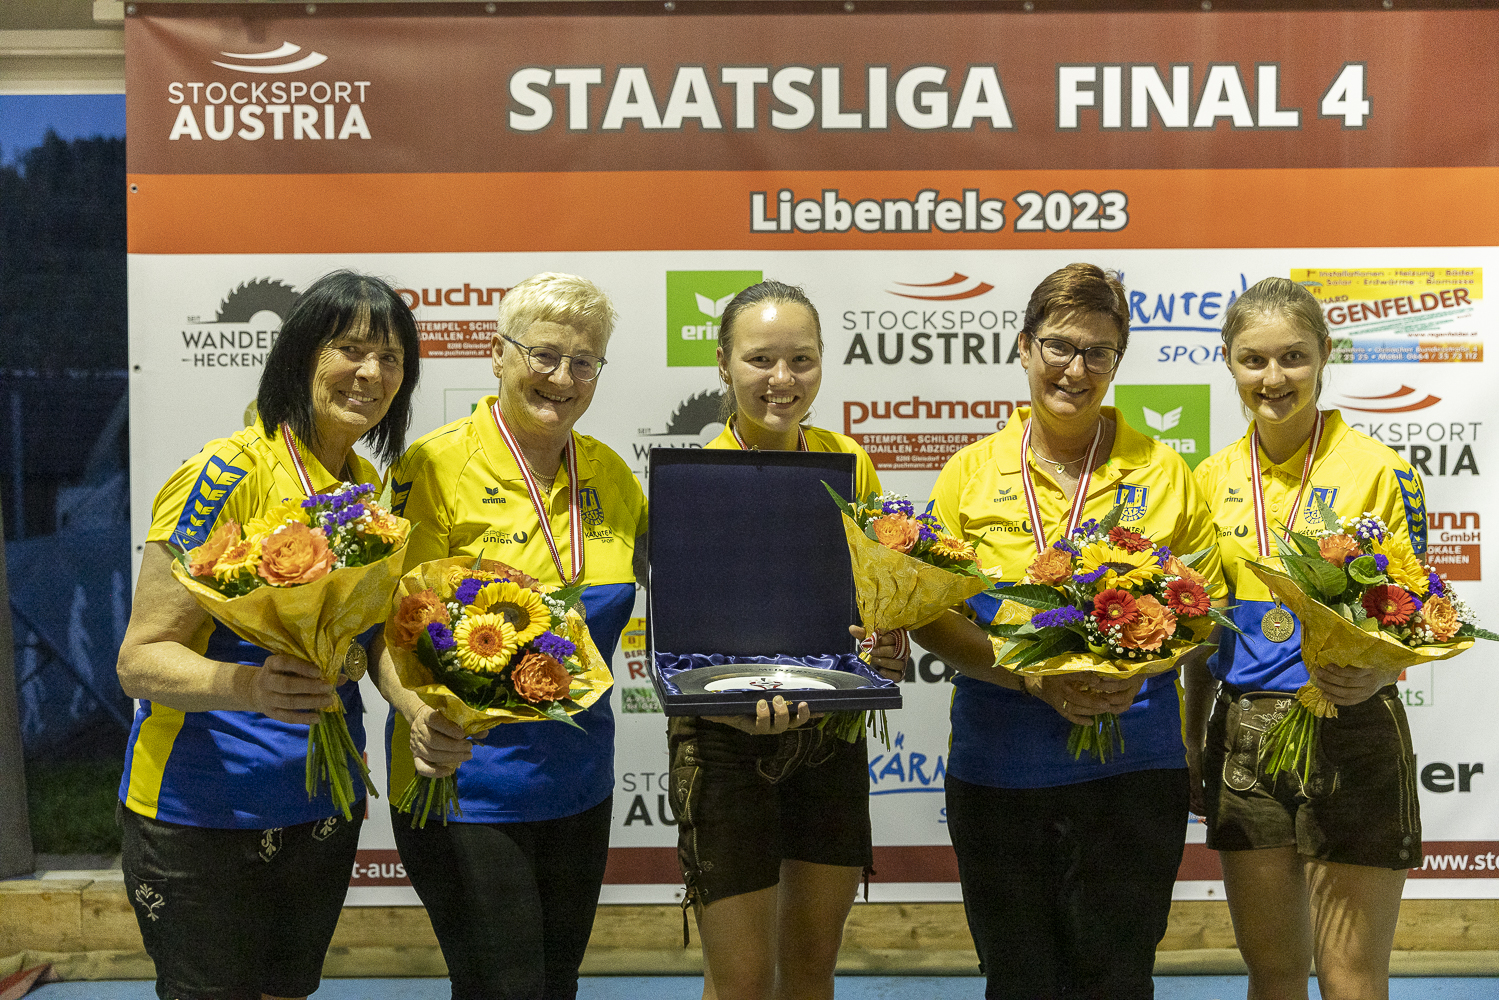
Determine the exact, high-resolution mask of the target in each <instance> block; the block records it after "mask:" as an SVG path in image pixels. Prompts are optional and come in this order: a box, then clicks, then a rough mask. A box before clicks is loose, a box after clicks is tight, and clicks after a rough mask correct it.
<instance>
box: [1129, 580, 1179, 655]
mask: <svg viewBox="0 0 1499 1000" xmlns="http://www.w3.org/2000/svg"><path fill="white" fill-rule="evenodd" d="M1135 609H1136V610H1137V611H1139V612H1140V615H1139V617H1138V618H1136V619H1135V620H1134V621H1132V622H1130V623H1129V624H1128V625H1126V626H1124V634H1123V635H1122V636H1121V637H1120V639H1121V640H1122V641H1121V643H1120V645H1122V646H1124V648H1126V649H1144V650H1148V651H1149V652H1152V653H1153V652H1155V651H1156V650H1158V649H1160V648H1161V643H1163V642H1165V641H1166V640H1167V639H1169V638H1171V636H1172V634H1173V633H1175V632H1176V615H1174V614H1172V613H1171V612H1170V610H1169V609H1167V608H1166V606H1165V605H1163V604H1162V603H1161V602H1160V601H1158V600H1156V599H1155V598H1154V597H1151V596H1150V595H1149V594H1146V595H1144V596H1142V597H1137V598H1135Z"/></svg>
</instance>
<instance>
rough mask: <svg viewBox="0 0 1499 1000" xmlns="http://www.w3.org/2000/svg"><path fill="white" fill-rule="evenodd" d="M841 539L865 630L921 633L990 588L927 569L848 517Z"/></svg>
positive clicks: (981, 581) (948, 572)
mask: <svg viewBox="0 0 1499 1000" xmlns="http://www.w3.org/2000/svg"><path fill="white" fill-rule="evenodd" d="M843 534H844V536H845V537H846V538H847V539H848V554H849V557H850V559H851V560H852V561H853V567H854V588H855V590H856V592H857V598H858V602H859V617H860V618H861V619H862V620H863V622H864V627H865V628H866V629H872V630H875V631H878V632H889V631H891V630H893V629H898V628H917V627H919V626H922V625H925V624H927V623H928V622H930V621H931V620H932V619H933V618H936V617H937V616H938V615H939V614H941V613H942V612H943V611H946V610H947V609H948V608H951V607H954V606H955V605H958V604H961V603H962V602H963V601H966V600H968V598H970V597H972V596H973V595H974V594H977V593H980V592H982V591H984V590H987V589H988V588H989V586H990V584H989V582H988V581H987V580H984V579H983V578H982V577H977V576H969V575H968V574H966V573H954V572H953V571H951V570H946V569H942V568H940V567H937V566H933V565H931V564H930V563H924V562H922V561H921V560H920V559H917V558H915V557H913V556H908V555H906V554H905V553H904V552H896V551H895V550H894V549H888V548H886V547H885V546H883V545H881V544H880V543H879V542H877V541H875V540H874V539H872V538H870V537H869V536H868V535H866V534H864V530H863V529H862V528H860V527H859V525H858V524H857V523H856V522H855V521H854V519H853V518H851V517H849V516H848V515H847V514H844V515H843Z"/></svg>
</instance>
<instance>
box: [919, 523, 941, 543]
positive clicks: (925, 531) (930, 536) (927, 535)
mask: <svg viewBox="0 0 1499 1000" xmlns="http://www.w3.org/2000/svg"><path fill="white" fill-rule="evenodd" d="M916 523H917V525H919V526H920V530H921V535H920V537H919V538H918V541H923V542H935V541H936V540H937V533H936V532H935V531H933V530H932V529H931V528H929V527H927V525H926V522H924V521H917V522H916Z"/></svg>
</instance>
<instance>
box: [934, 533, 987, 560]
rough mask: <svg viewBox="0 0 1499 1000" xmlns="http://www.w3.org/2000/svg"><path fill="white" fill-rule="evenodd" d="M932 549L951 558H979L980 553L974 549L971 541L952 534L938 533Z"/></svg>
mask: <svg viewBox="0 0 1499 1000" xmlns="http://www.w3.org/2000/svg"><path fill="white" fill-rule="evenodd" d="M931 551H933V552H935V553H937V554H938V555H942V556H946V557H947V558H949V559H975V560H976V559H978V553H977V552H975V551H974V550H973V544H972V543H971V542H968V541H967V540H966V539H962V538H954V537H953V536H952V535H938V536H937V540H936V541H935V542H933V543H932V548H931Z"/></svg>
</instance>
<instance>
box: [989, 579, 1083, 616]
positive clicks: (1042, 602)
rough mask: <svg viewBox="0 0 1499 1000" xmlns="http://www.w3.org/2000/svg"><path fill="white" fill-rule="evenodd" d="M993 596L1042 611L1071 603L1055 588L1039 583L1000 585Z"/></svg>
mask: <svg viewBox="0 0 1499 1000" xmlns="http://www.w3.org/2000/svg"><path fill="white" fill-rule="evenodd" d="M995 596H997V597H999V598H1000V599H1001V600H1005V601H1014V602H1015V603H1016V604H1024V605H1025V606H1026V607H1028V608H1039V609H1041V610H1042V611H1048V610H1050V609H1052V608H1060V607H1061V606H1062V605H1064V604H1068V603H1071V602H1069V601H1068V600H1067V599H1066V598H1065V597H1063V596H1062V595H1061V594H1059V593H1057V591H1056V590H1055V589H1053V588H1051V587H1046V586H1043V585H1041V584H1039V583H1018V584H1016V585H1015V586H1013V587H1000V588H997V590H996V592H995Z"/></svg>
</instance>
